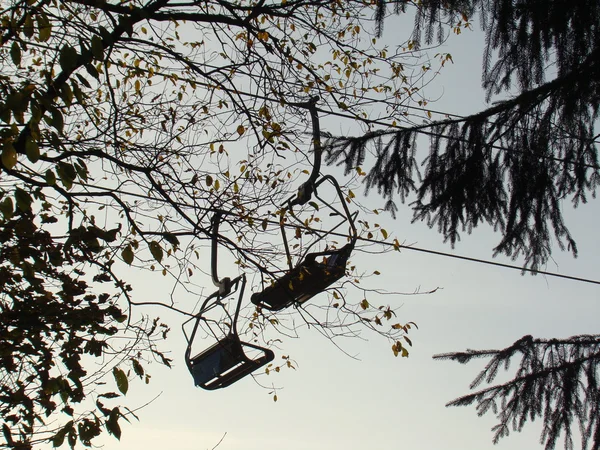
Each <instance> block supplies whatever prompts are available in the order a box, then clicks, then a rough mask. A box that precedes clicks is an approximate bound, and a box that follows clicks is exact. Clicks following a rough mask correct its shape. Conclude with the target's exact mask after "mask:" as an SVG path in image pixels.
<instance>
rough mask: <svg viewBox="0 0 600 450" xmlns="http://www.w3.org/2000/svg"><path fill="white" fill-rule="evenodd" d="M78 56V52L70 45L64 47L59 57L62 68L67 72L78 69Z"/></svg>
mask: <svg viewBox="0 0 600 450" xmlns="http://www.w3.org/2000/svg"><path fill="white" fill-rule="evenodd" d="M77 56H78V55H77V50H75V49H74V48H73V47H71V46H70V45H63V48H61V49H60V54H59V56H58V62H59V64H60V68H61V69H62V70H63V71H65V72H69V71H71V70H73V69H74V68H75V67H77Z"/></svg>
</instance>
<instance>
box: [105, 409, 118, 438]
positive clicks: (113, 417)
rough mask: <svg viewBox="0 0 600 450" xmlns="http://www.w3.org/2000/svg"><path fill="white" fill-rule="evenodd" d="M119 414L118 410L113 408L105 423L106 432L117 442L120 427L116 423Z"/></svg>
mask: <svg viewBox="0 0 600 450" xmlns="http://www.w3.org/2000/svg"><path fill="white" fill-rule="evenodd" d="M120 414H121V413H120V412H119V408H113V410H112V411H111V412H110V415H109V416H108V420H107V421H106V429H107V430H108V432H109V433H110V434H112V435H113V436H114V437H116V438H117V439H119V440H120V439H121V427H120V426H119V422H118V420H119V415H120Z"/></svg>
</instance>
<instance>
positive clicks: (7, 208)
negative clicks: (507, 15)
mask: <svg viewBox="0 0 600 450" xmlns="http://www.w3.org/2000/svg"><path fill="white" fill-rule="evenodd" d="M0 212H1V213H2V215H3V216H4V218H5V219H6V220H8V219H10V218H11V217H12V216H13V214H14V212H15V207H14V205H13V201H12V198H10V197H6V198H5V199H4V200H2V202H0Z"/></svg>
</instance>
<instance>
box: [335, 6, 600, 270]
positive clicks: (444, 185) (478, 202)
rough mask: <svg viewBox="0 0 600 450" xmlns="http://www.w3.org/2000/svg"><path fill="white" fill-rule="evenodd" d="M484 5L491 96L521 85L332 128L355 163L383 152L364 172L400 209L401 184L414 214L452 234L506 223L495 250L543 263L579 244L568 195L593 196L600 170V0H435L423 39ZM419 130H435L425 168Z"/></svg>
mask: <svg viewBox="0 0 600 450" xmlns="http://www.w3.org/2000/svg"><path fill="white" fill-rule="evenodd" d="M382 7H385V5H383V6H382ZM477 13H479V14H480V18H481V20H480V21H481V26H482V28H483V30H484V31H485V34H486V49H485V54H484V63H483V73H482V82H483V87H484V88H485V89H486V91H487V93H488V100H489V99H490V98H491V96H492V95H495V94H500V93H503V92H505V93H507V94H512V93H515V95H514V96H513V97H511V98H509V99H501V100H500V101H498V102H496V103H495V104H494V105H493V106H491V107H490V108H488V109H486V110H484V111H480V112H477V113H474V114H472V115H469V116H467V117H451V116H448V118H445V119H442V120H433V118H432V113H431V112H430V111H427V109H426V108H425V111H426V112H427V114H426V117H425V123H424V124H423V125H416V126H412V127H401V126H398V127H396V128H395V129H394V128H392V129H387V130H386V129H383V130H373V131H370V132H369V133H367V134H363V135H360V136H356V137H346V136H344V137H333V136H332V137H331V138H330V140H329V142H328V147H329V160H328V162H329V164H334V163H338V164H341V165H344V167H345V169H346V173H350V172H351V171H352V170H353V167H355V166H357V165H363V164H365V161H367V164H366V165H370V162H368V161H369V160H370V158H374V163H373V164H372V165H371V168H370V169H369V170H368V174H367V176H366V177H365V179H364V183H365V186H366V189H367V191H369V190H370V189H372V188H376V189H377V190H378V192H379V193H380V194H381V195H382V196H383V197H384V198H386V199H387V200H388V201H387V204H386V209H388V210H390V211H391V212H392V214H395V211H396V210H397V205H396V203H395V197H396V196H397V195H398V196H399V198H400V201H401V202H402V203H404V202H405V201H408V200H411V203H410V206H411V207H412V209H413V213H414V219H413V220H414V221H418V220H425V221H426V222H427V223H428V225H429V226H430V227H434V226H435V227H437V228H438V230H439V231H440V233H442V234H443V235H444V237H445V239H446V240H447V241H450V243H451V244H452V245H454V244H455V243H456V242H457V241H458V240H459V239H460V234H461V232H464V231H466V232H468V233H470V232H471V230H472V229H473V228H475V227H477V226H478V225H480V224H482V223H488V224H489V225H491V226H493V227H494V229H495V230H498V231H500V233H501V234H502V238H501V240H500V242H499V243H498V245H497V246H496V247H495V249H494V252H495V254H499V253H503V254H506V255H508V256H511V257H512V258H513V259H516V258H519V257H523V258H524V263H525V266H527V267H530V268H532V269H534V270H535V269H538V268H540V266H543V265H544V264H545V263H546V262H547V261H548V259H549V257H550V254H551V244H552V241H553V240H554V239H555V240H556V242H557V243H558V245H559V246H560V248H561V249H563V250H564V249H568V250H570V251H571V252H572V254H573V255H577V247H576V244H575V240H574V239H573V237H572V236H571V234H570V232H569V230H568V228H567V226H566V225H565V221H564V217H563V213H562V210H561V203H562V202H563V201H564V200H567V199H568V200H571V202H572V204H573V205H575V206H577V205H579V204H580V203H585V202H586V201H587V199H588V197H589V195H590V194H591V195H595V192H596V188H597V186H598V183H599V182H600V173H599V171H598V155H597V141H596V136H597V133H596V130H595V122H596V120H597V118H598V98H599V84H598V80H599V79H600V77H599V74H600V72H599V70H600V66H599V65H598V61H599V60H600V59H599V58H598V52H599V51H600V50H599V49H598V33H599V21H598V17H599V13H598V5H597V2H594V1H580V2H576V3H574V4H573V3H572V2H568V3H567V2H565V1H562V0H553V1H550V2H543V3H541V2H530V1H509V2H506V1H493V2H480V1H478V0H477V1H456V2H453V1H451V2H438V1H435V0H433V1H427V2H424V8H423V9H421V10H420V14H418V17H417V20H416V23H417V26H416V28H415V34H414V42H416V43H418V42H419V41H420V40H425V41H426V42H428V43H429V42H431V41H432V39H434V38H435V36H436V35H438V37H439V38H440V39H441V37H443V36H444V33H443V30H444V26H446V27H447V28H452V29H453V30H454V31H455V32H460V30H461V29H464V27H465V26H467V27H469V26H470V24H471V22H470V20H472V17H473V16H475V15H476V14H477ZM580 19H581V20H580ZM436 30H437V33H436ZM548 76H550V77H552V79H551V80H550V81H546V77H548ZM419 134H425V135H427V136H429V139H430V149H429V155H428V156H427V157H426V158H424V159H423V161H422V162H423V164H424V165H425V168H424V169H422V170H420V168H419V166H420V164H419V160H418V159H417V157H418V154H417V152H416V145H417V143H416V138H417V136H418V135H419ZM371 146H372V148H373V149H374V151H372V152H369V149H370V148H371ZM368 158H369V159H368Z"/></svg>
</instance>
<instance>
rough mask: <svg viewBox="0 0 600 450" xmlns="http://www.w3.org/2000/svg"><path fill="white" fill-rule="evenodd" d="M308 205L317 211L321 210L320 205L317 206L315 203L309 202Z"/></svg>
mask: <svg viewBox="0 0 600 450" xmlns="http://www.w3.org/2000/svg"><path fill="white" fill-rule="evenodd" d="M308 204H309V205H310V206H312V207H313V208H315V209H316V210H317V211H318V210H319V205H317V204H316V203H315V202H308Z"/></svg>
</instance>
